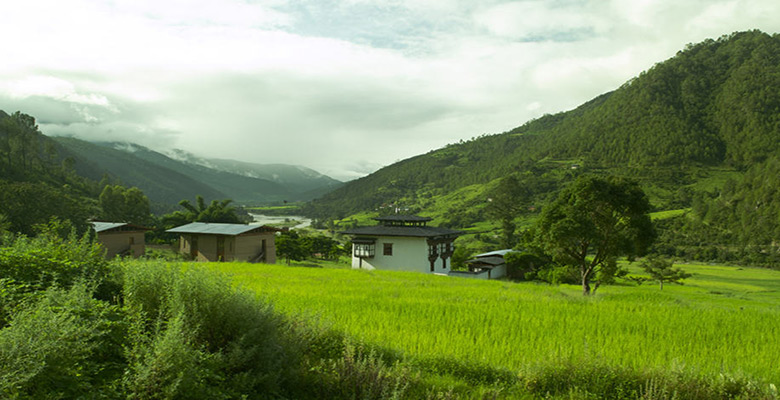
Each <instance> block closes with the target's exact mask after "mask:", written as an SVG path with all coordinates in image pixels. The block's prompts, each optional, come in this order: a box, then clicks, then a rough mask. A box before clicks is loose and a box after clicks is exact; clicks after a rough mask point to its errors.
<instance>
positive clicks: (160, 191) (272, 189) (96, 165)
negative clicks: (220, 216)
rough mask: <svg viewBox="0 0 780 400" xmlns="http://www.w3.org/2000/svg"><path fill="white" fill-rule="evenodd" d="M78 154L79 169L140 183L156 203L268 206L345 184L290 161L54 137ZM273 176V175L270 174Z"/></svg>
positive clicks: (91, 174)
mask: <svg viewBox="0 0 780 400" xmlns="http://www.w3.org/2000/svg"><path fill="white" fill-rule="evenodd" d="M54 140H55V141H57V143H59V144H60V145H61V146H62V147H63V148H64V149H66V150H67V151H68V152H69V153H72V154H73V155H74V156H75V159H76V162H75V168H76V171H77V172H78V173H79V174H80V175H83V176H86V177H89V178H91V179H96V180H100V179H101V178H102V177H103V175H104V174H108V175H109V176H110V177H112V178H114V179H117V180H118V181H120V182H121V183H122V184H124V185H127V186H136V187H138V188H140V189H141V190H143V191H144V193H146V195H147V196H148V197H149V198H150V199H151V200H152V201H154V202H158V203H164V204H177V203H178V202H179V201H180V200H182V199H194V197H195V196H196V195H202V196H204V198H206V199H207V200H214V199H225V198H230V199H233V200H234V201H236V202H238V203H245V204H263V203H273V202H281V201H305V200H310V199H312V198H313V196H316V195H317V194H318V192H317V191H318V190H319V191H326V190H329V189H330V188H332V187H335V186H337V185H339V184H340V182H338V181H336V180H334V179H332V178H329V177H327V176H325V175H322V174H318V173H317V172H316V171H313V170H309V169H307V168H303V167H297V166H288V165H271V166H269V167H268V168H265V166H263V165H258V164H249V163H239V164H238V165H242V166H243V165H246V166H245V167H244V168H243V169H240V168H229V166H230V162H229V161H226V160H214V161H212V160H208V159H203V158H198V157H195V156H192V155H190V154H188V153H184V152H181V151H179V152H176V153H174V154H176V158H171V157H169V156H168V155H166V154H163V153H160V152H157V151H154V150H152V149H149V148H147V147H144V146H141V145H137V144H133V143H128V142H98V143H90V142H86V141H82V140H79V139H74V138H63V137H56V138H54ZM266 177H267V178H266Z"/></svg>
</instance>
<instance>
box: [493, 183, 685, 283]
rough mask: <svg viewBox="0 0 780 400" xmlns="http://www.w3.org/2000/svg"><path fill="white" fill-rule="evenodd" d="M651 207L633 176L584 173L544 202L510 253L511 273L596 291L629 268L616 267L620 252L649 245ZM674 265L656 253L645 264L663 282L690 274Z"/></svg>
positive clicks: (636, 251)
mask: <svg viewBox="0 0 780 400" xmlns="http://www.w3.org/2000/svg"><path fill="white" fill-rule="evenodd" d="M506 184H507V185H511V184H512V183H511V181H507V183H506ZM510 187H511V186H510ZM504 200H505V201H506V200H507V199H504ZM649 211H650V202H649V201H648V199H647V196H646V195H645V193H644V191H643V190H642V189H641V187H640V186H639V185H638V183H636V182H635V181H631V180H626V179H623V178H619V177H606V178H602V177H598V176H594V175H583V176H581V177H579V178H577V179H576V180H575V181H574V182H572V183H571V184H569V185H568V186H566V187H565V188H564V189H563V190H561V191H560V192H559V193H558V195H557V197H556V198H555V199H554V200H553V201H552V202H551V203H550V204H548V205H547V206H546V207H545V208H544V211H543V212H542V214H541V216H540V217H539V219H538V220H537V222H536V224H535V225H534V227H533V228H532V229H530V230H529V231H527V232H526V234H525V235H524V237H523V239H524V240H523V241H521V245H520V247H522V248H523V249H524V251H523V252H515V253H509V254H507V255H506V258H507V265H508V267H509V275H510V277H511V278H514V279H520V280H535V279H539V280H544V281H548V282H551V283H579V284H581V285H582V292H583V294H584V295H590V294H593V293H595V292H596V290H597V289H598V288H599V286H600V285H602V284H610V283H613V282H614V281H615V279H616V278H618V277H623V276H625V275H626V274H627V271H626V270H623V269H621V268H619V267H618V264H617V258H618V257H628V258H629V259H633V258H634V257H636V256H641V255H644V254H646V253H647V251H648V250H649V249H650V246H651V245H652V243H653V241H654V239H655V237H656V232H655V229H654V227H653V224H652V222H651V220H650V217H649V215H648V212H649ZM671 265H672V263H671V262H669V261H667V260H665V259H660V258H652V259H650V261H649V263H647V264H646V265H645V269H646V270H647V271H648V272H649V273H650V274H651V276H652V277H653V279H655V280H658V281H659V282H661V287H662V288H663V282H680V281H681V280H682V279H685V278H686V277H687V275H686V274H685V273H684V272H683V271H681V270H679V269H672V268H671Z"/></svg>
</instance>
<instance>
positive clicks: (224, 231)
mask: <svg viewBox="0 0 780 400" xmlns="http://www.w3.org/2000/svg"><path fill="white" fill-rule="evenodd" d="M255 230H257V231H268V230H274V231H276V230H277V229H276V228H273V227H270V226H265V225H243V224H222V223H216V222H192V223H189V224H187V225H182V226H179V227H176V228H173V229H168V230H167V231H166V232H171V233H202V234H207V235H228V236H238V235H241V234H243V233H247V232H251V231H255Z"/></svg>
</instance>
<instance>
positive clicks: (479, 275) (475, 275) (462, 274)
mask: <svg viewBox="0 0 780 400" xmlns="http://www.w3.org/2000/svg"><path fill="white" fill-rule="evenodd" d="M447 275H449V276H455V277H458V278H469V279H484V280H488V272H487V271H480V272H469V271H450V272H449V273H448V274H447Z"/></svg>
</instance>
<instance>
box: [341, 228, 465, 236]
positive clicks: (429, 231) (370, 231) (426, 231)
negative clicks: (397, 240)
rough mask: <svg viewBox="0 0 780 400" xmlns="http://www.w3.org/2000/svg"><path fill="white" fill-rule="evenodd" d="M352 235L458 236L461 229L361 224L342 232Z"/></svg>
mask: <svg viewBox="0 0 780 400" xmlns="http://www.w3.org/2000/svg"><path fill="white" fill-rule="evenodd" d="M342 233H344V234H347V235H353V236H411V237H437V236H458V235H460V234H462V233H463V231H456V230H453V229H447V228H437V227H433V226H384V225H377V226H363V227H359V228H354V229H349V230H346V231H344V232H342Z"/></svg>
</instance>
